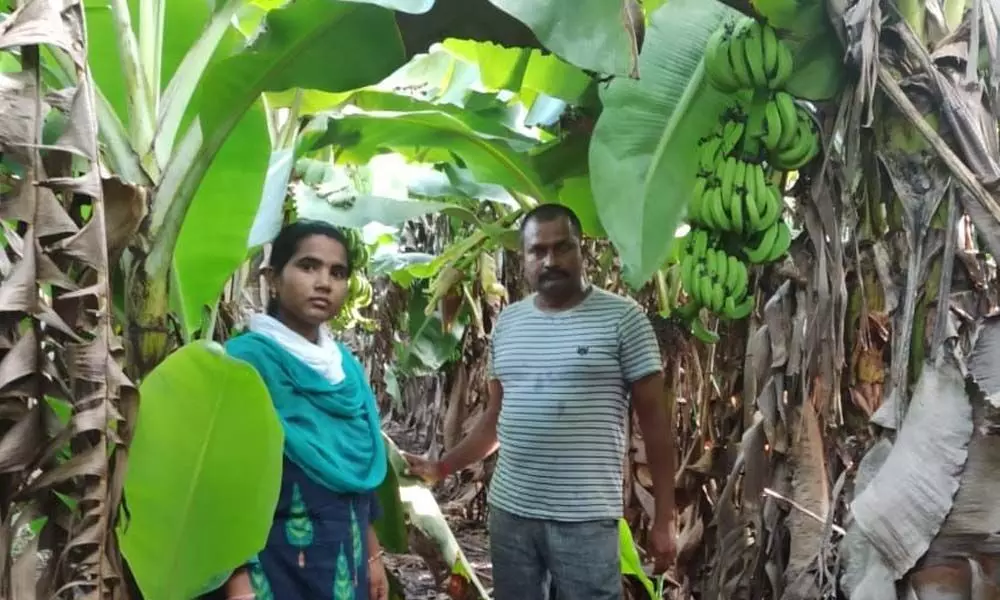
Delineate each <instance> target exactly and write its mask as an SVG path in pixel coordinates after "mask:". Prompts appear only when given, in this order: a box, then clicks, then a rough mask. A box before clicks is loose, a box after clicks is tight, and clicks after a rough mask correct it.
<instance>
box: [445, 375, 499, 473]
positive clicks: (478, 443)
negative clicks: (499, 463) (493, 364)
mask: <svg viewBox="0 0 1000 600" xmlns="http://www.w3.org/2000/svg"><path fill="white" fill-rule="evenodd" d="M502 403H503V386H502V385H500V381H499V380H497V379H490V381H489V398H488V400H487V405H486V412H485V413H483V415H482V416H481V417H479V420H478V421H477V422H476V425H475V426H474V427H473V428H472V431H470V432H469V435H467V436H466V437H465V439H464V440H462V441H461V442H460V443H459V444H458V445H457V446H455V447H454V448H452V449H451V451H449V452H448V453H447V454H445V455H444V456H443V457H442V458H441V460H440V461H439V462H438V465H437V472H438V478H442V477H446V476H448V475H449V474H451V473H454V472H455V471H460V470H462V469H464V468H465V467H468V466H469V465H471V464H474V463H477V462H479V461H481V460H484V459H485V458H486V457H487V456H489V455H491V454H493V453H494V452H496V450H497V448H498V447H499V446H500V443H499V441H498V440H497V422H498V421H499V420H500V406H501V404H502Z"/></svg>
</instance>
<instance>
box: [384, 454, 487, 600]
mask: <svg viewBox="0 0 1000 600" xmlns="http://www.w3.org/2000/svg"><path fill="white" fill-rule="evenodd" d="M385 440H386V448H387V450H388V456H389V463H390V464H391V465H392V470H393V471H395V473H396V476H397V477H398V478H399V497H400V499H401V500H402V503H403V508H404V510H405V511H406V514H407V515H408V516H409V518H410V523H412V524H413V526H414V527H416V528H418V529H419V530H420V531H422V532H423V533H424V534H425V535H426V536H427V537H429V538H430V539H431V540H433V541H434V542H435V543H436V544H437V545H438V548H439V550H440V551H441V554H442V557H443V558H444V560H445V562H446V563H447V564H448V566H449V567H451V569H452V572H455V571H456V570H457V571H458V572H460V573H462V574H463V575H465V576H466V577H467V578H468V579H469V581H470V583H471V584H472V585H473V586H474V587H475V589H476V592H477V593H478V594H479V597H480V598H483V599H486V598H489V597H490V596H489V594H488V593H487V592H486V588H485V587H483V584H482V582H481V581H480V580H479V578H478V577H476V572H475V569H474V568H473V567H472V564H471V563H470V562H469V559H468V558H467V557H466V556H465V553H464V552H463V551H462V548H461V546H459V544H458V540H457V539H456V538H455V534H454V533H452V531H451V528H450V527H449V526H448V521H447V520H446V519H445V518H444V513H442V512H441V507H440V506H438V503H437V500H435V499H434V494H432V493H431V491H430V490H429V489H427V488H426V487H424V485H423V483H422V482H421V481H420V480H419V479H416V478H414V477H412V476H409V475H407V473H408V467H407V463H406V459H405V458H403V455H402V454H401V453H400V452H399V448H398V447H396V444H395V443H393V441H392V440H391V439H389V438H388V437H386V438H385Z"/></svg>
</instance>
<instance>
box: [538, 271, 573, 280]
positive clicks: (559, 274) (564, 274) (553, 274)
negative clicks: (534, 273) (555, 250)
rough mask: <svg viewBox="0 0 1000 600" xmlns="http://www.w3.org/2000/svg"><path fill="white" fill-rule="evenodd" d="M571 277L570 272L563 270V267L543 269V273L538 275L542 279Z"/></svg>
mask: <svg viewBox="0 0 1000 600" xmlns="http://www.w3.org/2000/svg"><path fill="white" fill-rule="evenodd" d="M568 277H569V273H567V272H566V271H563V270H562V269H547V270H545V271H542V273H541V275H539V276H538V278H539V279H541V280H542V281H544V280H546V279H565V278H568Z"/></svg>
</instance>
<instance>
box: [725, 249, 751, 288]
mask: <svg viewBox="0 0 1000 600" xmlns="http://www.w3.org/2000/svg"><path fill="white" fill-rule="evenodd" d="M728 262H729V269H728V271H727V272H726V275H727V277H726V283H725V287H726V291H728V292H729V295H730V296H731V297H735V296H740V295H742V294H743V293H745V292H746V289H747V280H748V275H747V267H746V265H744V264H743V262H742V261H740V259H738V258H736V257H735V256H730V257H729V258H728Z"/></svg>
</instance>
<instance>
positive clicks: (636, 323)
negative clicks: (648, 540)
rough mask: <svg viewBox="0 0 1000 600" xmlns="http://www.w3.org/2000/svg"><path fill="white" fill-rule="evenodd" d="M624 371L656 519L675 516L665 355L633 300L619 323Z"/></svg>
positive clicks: (672, 458)
mask: <svg viewBox="0 0 1000 600" xmlns="http://www.w3.org/2000/svg"><path fill="white" fill-rule="evenodd" d="M618 342H619V344H620V346H619V351H620V353H621V364H622V374H623V375H624V377H625V380H626V381H627V382H628V384H629V391H630V392H631V396H632V406H633V407H635V413H636V416H637V417H638V421H639V429H640V430H641V431H642V438H643V440H644V441H645V443H646V456H647V458H648V459H649V469H650V472H651V475H652V477H653V496H654V498H655V499H656V514H655V515H654V518H655V520H656V521H660V522H661V523H666V522H670V521H673V519H674V469H675V467H674V462H675V460H674V432H673V419H672V418H671V415H669V414H667V403H666V400H665V398H664V394H663V385H664V376H663V357H662V355H661V354H660V344H659V342H657V339H656V333H655V332H654V331H653V325H652V323H650V322H649V317H647V316H646V313H645V312H644V311H643V310H642V308H641V307H640V306H639V305H638V304H631V306H629V308H628V309H627V310H626V311H625V314H624V315H623V316H622V319H621V322H619V324H618Z"/></svg>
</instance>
